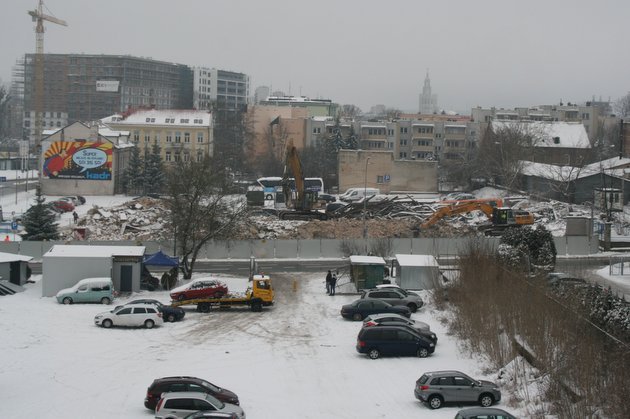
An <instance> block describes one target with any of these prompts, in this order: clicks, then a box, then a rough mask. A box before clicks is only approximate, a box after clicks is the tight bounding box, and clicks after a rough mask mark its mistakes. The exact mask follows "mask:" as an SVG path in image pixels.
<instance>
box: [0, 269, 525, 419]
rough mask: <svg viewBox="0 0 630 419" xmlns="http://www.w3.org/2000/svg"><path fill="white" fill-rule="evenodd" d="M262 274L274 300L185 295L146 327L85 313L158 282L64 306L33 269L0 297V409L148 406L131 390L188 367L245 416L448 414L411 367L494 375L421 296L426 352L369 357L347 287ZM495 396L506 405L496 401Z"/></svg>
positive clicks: (140, 390)
mask: <svg viewBox="0 0 630 419" xmlns="http://www.w3.org/2000/svg"><path fill="white" fill-rule="evenodd" d="M200 276H201V274H200ZM204 276H207V274H205V275H204ZM271 277H272V278H273V280H274V286H275V288H276V304H275V305H274V306H273V307H271V308H266V309H264V310H263V312H262V313H253V312H251V311H249V310H248V309H246V308H243V309H239V308H232V309H229V310H221V311H213V312H211V313H208V314H202V313H197V312H196V311H195V310H194V308H193V307H192V306H189V307H187V308H186V310H187V312H186V317H185V318H184V320H183V321H182V322H178V323H166V324H164V326H162V327H159V328H155V329H152V330H145V329H116V328H113V329H102V328H99V327H96V326H95V325H94V322H93V319H94V315H95V314H97V313H99V312H102V311H105V310H111V309H113V307H114V306H115V305H117V304H122V303H124V302H125V301H128V300H129V298H137V297H146V298H157V299H159V300H161V301H163V302H167V301H168V300H169V298H168V293H167V292H155V293H149V292H143V293H140V294H134V295H133V296H131V297H125V298H119V299H118V300H117V301H115V302H114V304H112V305H111V306H102V305H88V304H86V305H70V306H64V305H61V304H58V303H57V301H56V300H55V299H54V298H42V297H41V285H40V283H39V281H38V280H39V278H40V277H39V276H37V277H35V278H34V279H35V280H36V282H35V283H33V284H27V285H26V291H25V292H23V293H20V294H17V295H14V296H10V297H2V298H0V330H2V337H3V339H2V341H1V343H0V351H1V353H2V354H3V362H2V367H1V368H0V394H2V396H3V397H2V402H0V417H3V418H9V417H10V418H27V417H28V418H30V417H38V418H61V417H67V418H79V417H80V418H109V419H111V418H150V417H153V414H152V412H151V411H149V410H147V409H145V408H144V406H143V400H144V396H145V393H146V389H147V387H148V386H149V384H150V383H151V382H152V381H153V379H154V378H158V377H163V376H170V375H192V376H197V377H201V378H204V379H207V380H209V381H211V382H213V383H215V384H217V385H220V386H222V387H225V388H227V389H230V390H232V391H234V392H235V393H236V394H237V395H238V396H239V398H240V401H241V406H242V407H243V409H244V410H245V412H246V414H247V417H248V418H250V419H256V418H349V419H350V418H364V419H369V418H403V417H423V418H436V419H438V418H453V417H454V416H455V413H456V412H457V411H458V410H459V409H460V408H461V407H462V406H447V407H444V408H442V409H440V410H436V411H432V410H430V409H429V408H428V407H426V406H425V405H422V404H421V403H419V402H418V401H417V400H416V399H415V398H414V394H413V390H414V384H415V381H416V379H418V378H419V377H420V376H421V375H422V373H423V372H425V371H431V370H440V369H458V370H461V371H463V372H465V373H468V374H469V375H471V376H473V377H475V378H479V379H482V378H484V379H490V380H493V381H494V380H495V379H496V374H491V375H484V374H483V373H482V370H483V366H482V365H480V364H479V362H478V361H476V360H473V359H471V357H470V354H461V353H460V352H459V350H458V345H457V341H456V340H454V339H453V338H452V337H451V336H448V335H447V334H446V330H445V328H444V326H443V325H442V324H441V323H440V322H439V320H438V318H439V317H440V316H441V315H442V314H443V313H440V312H437V311H435V310H433V308H432V305H431V304H430V303H429V304H426V305H425V307H424V308H422V309H421V310H419V311H418V312H417V313H415V314H413V315H412V318H413V319H417V320H421V321H424V322H427V323H429V324H430V325H431V328H432V330H433V331H435V332H436V333H437V335H438V337H439V341H438V344H437V348H436V351H435V353H434V354H432V355H431V356H429V357H428V358H425V359H420V358H413V357H410V358H381V359H377V360H370V359H369V358H367V357H366V356H365V355H360V354H358V353H357V352H356V350H355V343H356V338H357V334H358V331H359V329H360V326H361V324H360V323H358V322H352V321H347V320H343V319H342V318H341V316H340V314H339V311H340V308H341V306H342V305H343V304H346V303H349V302H351V301H353V300H354V299H356V298H358V296H357V295H342V294H337V295H335V296H332V297H331V296H328V295H326V293H325V289H324V277H323V275H321V274H299V273H275V274H271ZM236 282H239V284H236ZM245 282H246V281H245V280H243V279H241V280H234V281H233V282H231V283H229V284H228V285H230V287H232V288H235V287H236V288H238V287H239V286H244V284H245ZM340 282H341V283H343V282H344V279H342V280H341V281H340ZM425 299H426V298H425ZM505 396H506V394H505V392H504V397H505ZM499 406H500V407H503V408H505V409H506V410H508V411H512V412H514V409H510V408H506V407H505V401H502V402H501V403H500V404H499Z"/></svg>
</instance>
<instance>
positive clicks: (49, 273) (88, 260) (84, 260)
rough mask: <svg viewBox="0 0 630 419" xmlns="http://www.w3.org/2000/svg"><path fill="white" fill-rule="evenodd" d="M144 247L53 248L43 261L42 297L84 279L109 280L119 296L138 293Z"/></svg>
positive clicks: (53, 293)
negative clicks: (104, 278)
mask: <svg viewBox="0 0 630 419" xmlns="http://www.w3.org/2000/svg"><path fill="white" fill-rule="evenodd" d="M144 251H145V247H144V246H89V245H86V246H80V245H79V246H77V245H59V244H57V245H54V246H53V247H52V248H51V249H50V250H49V251H48V252H46V253H45V254H44V256H43V257H42V260H43V263H42V296H43V297H53V296H55V295H56V294H57V292H58V291H59V290H62V289H64V288H69V287H71V286H73V285H74V284H76V283H77V282H79V281H80V280H81V279H84V278H95V277H108V278H111V279H112V282H113V283H114V289H115V290H116V291H120V292H138V291H140V275H141V272H142V259H143V257H144Z"/></svg>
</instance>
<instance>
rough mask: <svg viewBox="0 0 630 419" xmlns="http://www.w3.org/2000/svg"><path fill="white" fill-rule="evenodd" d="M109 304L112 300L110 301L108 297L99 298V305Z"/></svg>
mask: <svg viewBox="0 0 630 419" xmlns="http://www.w3.org/2000/svg"><path fill="white" fill-rule="evenodd" d="M111 302H112V300H110V299H109V298H108V297H103V298H101V304H109V303H111Z"/></svg>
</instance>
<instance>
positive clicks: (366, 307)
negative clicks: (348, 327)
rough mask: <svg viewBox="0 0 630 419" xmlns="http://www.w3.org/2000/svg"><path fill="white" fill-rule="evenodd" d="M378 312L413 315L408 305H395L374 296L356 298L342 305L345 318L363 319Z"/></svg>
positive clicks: (342, 313) (342, 314)
mask: <svg viewBox="0 0 630 419" xmlns="http://www.w3.org/2000/svg"><path fill="white" fill-rule="evenodd" d="M377 313H396V314H400V315H403V316H405V317H411V311H409V308H407V307H406V306H393V305H391V304H390V303H388V302H385V301H382V300H375V299H372V298H365V299H360V300H355V301H353V302H351V303H350V304H346V305H344V306H343V307H341V316H342V317H343V318H344V319H352V320H363V319H364V318H366V317H367V316H369V315H371V314H377Z"/></svg>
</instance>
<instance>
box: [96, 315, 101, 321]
mask: <svg viewBox="0 0 630 419" xmlns="http://www.w3.org/2000/svg"><path fill="white" fill-rule="evenodd" d="M102 318H103V316H101V315H98V316H96V317H94V320H98V319H102Z"/></svg>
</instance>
